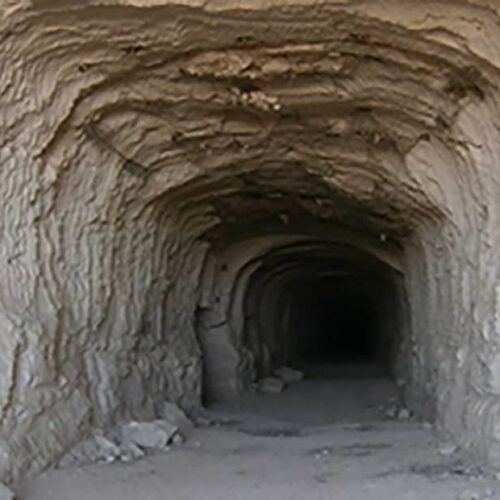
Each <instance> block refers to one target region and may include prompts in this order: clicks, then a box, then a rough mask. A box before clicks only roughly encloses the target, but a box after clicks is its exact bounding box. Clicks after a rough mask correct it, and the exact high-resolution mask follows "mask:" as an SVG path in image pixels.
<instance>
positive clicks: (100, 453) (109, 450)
mask: <svg viewBox="0 0 500 500" xmlns="http://www.w3.org/2000/svg"><path fill="white" fill-rule="evenodd" d="M94 440H95V442H96V443H97V446H98V450H97V456H96V459H97V460H98V461H101V462H106V463H111V462H114V461H115V460H116V459H117V458H118V457H119V456H120V453H121V452H120V448H119V447H118V446H116V444H115V443H113V442H112V441H110V440H109V439H108V438H106V437H104V436H103V435H101V434H99V433H96V434H95V436H94Z"/></svg>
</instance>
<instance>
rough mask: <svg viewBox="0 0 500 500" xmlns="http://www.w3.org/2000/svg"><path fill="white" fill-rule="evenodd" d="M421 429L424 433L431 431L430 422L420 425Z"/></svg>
mask: <svg viewBox="0 0 500 500" xmlns="http://www.w3.org/2000/svg"><path fill="white" fill-rule="evenodd" d="M422 428H424V429H425V430H426V431H431V430H432V424H431V423H430V422H423V423H422Z"/></svg>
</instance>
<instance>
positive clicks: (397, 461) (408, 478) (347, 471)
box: [18, 377, 500, 500]
mask: <svg viewBox="0 0 500 500" xmlns="http://www.w3.org/2000/svg"><path fill="white" fill-rule="evenodd" d="M396 400H397V396H396V391H395V388H394V386H393V385H392V383H391V382H390V381H388V380H386V379H382V378H376V377H375V378H371V379H370V380H369V381H368V380H366V379H360V378H357V377H352V378H345V379H339V378H337V379H333V380H327V379H317V380H312V379H311V380H305V381H303V382H300V383H298V384H296V385H294V386H291V387H289V388H288V389H287V390H286V391H285V392H283V393H282V394H279V395H273V396H269V395H247V396H245V397H243V398H241V399H239V400H237V401H234V402H232V403H230V404H224V405H217V406H214V407H212V408H211V410H210V412H209V415H210V416H211V417H212V418H213V419H215V420H216V421H217V425H214V426H210V427H206V428H198V429H196V430H195V431H194V433H193V434H192V435H191V436H189V439H188V441H187V442H186V443H185V444H183V445H180V446H178V447H176V448H173V449H171V450H170V451H168V452H164V453H160V454H156V455H151V456H148V457H147V458H145V459H142V460H140V461H138V462H135V463H131V464H124V463H114V464H107V465H104V464H96V465H90V466H86V467H80V468H73V469H65V470H57V471H52V472H50V473H47V474H44V475H43V476H41V477H39V478H37V479H35V480H33V481H30V482H26V483H25V484H22V485H21V486H20V487H19V489H18V495H19V498H20V499H21V500H90V499H100V500H132V499H134V500H135V499H142V500H160V499H162V500H163V499H169V500H170V499H171V500H195V499H200V498H203V499H206V500H247V499H252V500H254V499H259V500H264V499H266V500H267V499H273V500H303V499H310V500H322V499H325V500H326V499H328V500H332V499H333V500H358V499H359V500H361V499H362V500H387V499H391V498H393V499H394V500H396V499H398V500H399V499H401V500H410V499H429V500H430V499H436V500H437V499H439V500H448V499H450V500H451V499H453V500H456V499H459V500H481V499H487V498H491V499H500V485H499V483H498V482H497V481H495V480H494V478H492V477H491V476H488V475H487V474H485V473H484V472H482V471H481V470H480V468H479V467H478V466H477V465H475V464H473V463H471V462H469V461H467V460H466V459H465V458H464V457H463V456H462V455H461V453H460V452H459V451H456V452H452V451H453V448H452V447H450V446H449V444H447V443H444V442H442V441H440V440H438V439H437V438H436V436H435V435H434V434H433V432H432V431H431V430H430V429H429V428H428V426H426V425H423V424H422V423H418V422H413V421H411V420H397V419H391V418H388V417H387V415H386V411H387V408H391V407H393V406H394V402H395V401H396Z"/></svg>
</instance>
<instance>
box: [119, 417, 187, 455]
mask: <svg viewBox="0 0 500 500" xmlns="http://www.w3.org/2000/svg"><path fill="white" fill-rule="evenodd" d="M177 431H178V429H177V427H176V426H175V425H172V424H171V423H170V422H167V421H165V420H154V421H152V422H130V423H128V424H125V425H124V426H122V429H121V434H122V440H123V443H134V444H136V445H137V446H140V447H141V448H149V449H161V448H165V446H167V444H168V443H169V442H170V441H171V440H172V438H173V437H174V435H175V434H176V433H177Z"/></svg>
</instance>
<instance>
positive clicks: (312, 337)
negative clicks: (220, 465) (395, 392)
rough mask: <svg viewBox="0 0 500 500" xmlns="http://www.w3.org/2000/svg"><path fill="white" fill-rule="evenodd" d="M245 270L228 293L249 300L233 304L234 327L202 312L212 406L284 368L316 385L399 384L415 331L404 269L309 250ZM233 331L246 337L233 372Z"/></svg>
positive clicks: (287, 250) (359, 254) (325, 248)
mask: <svg viewBox="0 0 500 500" xmlns="http://www.w3.org/2000/svg"><path fill="white" fill-rule="evenodd" d="M289 230H290V231H291V232H293V228H289ZM332 232H334V231H332ZM282 237H283V236H282ZM270 238H271V240H272V239H275V238H276V235H270ZM243 267H244V268H245V269H246V272H242V273H240V275H239V276H236V278H235V283H236V285H233V286H231V287H228V289H229V290H231V293H233V294H234V295H235V296H236V297H238V295H240V296H241V298H240V299H236V300H234V299H230V302H231V304H229V308H230V310H231V312H230V314H229V320H228V323H224V324H223V325H220V323H219V327H217V326H215V327H214V328H210V327H209V325H210V322H211V321H210V319H209V318H210V316H211V315H212V314H213V311H210V310H208V309H207V310H204V311H201V310H200V311H198V314H199V318H198V330H199V331H198V333H199V335H200V344H201V346H202V351H203V360H204V361H203V363H204V370H203V373H204V383H203V387H204V389H203V391H204V401H205V403H210V402H213V401H217V400H224V399H228V398H231V396H232V397H234V396H235V395H236V394H237V393H238V391H239V390H245V388H246V389H247V390H248V387H249V385H250V384H251V383H252V382H255V381H256V379H259V378H264V377H267V376H270V375H272V373H273V370H276V369H278V368H279V367H281V366H291V367H295V368H300V369H301V370H302V371H303V372H304V373H305V374H306V377H308V378H310V377H312V378H315V377H318V376H319V377H327V378H328V377H332V376H333V377H353V376H355V377H360V378H365V379H366V380H367V381H368V382H369V379H370V378H371V377H380V376H385V377H392V378H394V379H395V378H396V377H397V373H396V371H397V366H398V364H399V363H400V362H401V359H399V362H398V356H399V357H401V356H403V352H402V349H403V346H402V344H401V341H402V337H403V335H404V332H405V329H408V328H409V323H408V318H405V300H406V299H405V296H404V287H403V281H402V276H401V273H400V272H399V271H398V270H397V269H395V268H394V267H392V266H391V265H389V264H388V263H387V262H384V261H383V260H380V259H379V258H377V257H376V256H374V255H371V254H370V253H369V252H367V251H363V250H362V249H359V248H356V247H354V246H352V245H349V244H340V243H333V242H318V241H307V240H306V241H305V242H301V243H295V244H290V245H284V246H278V247H277V248H275V249H273V250H271V251H269V252H266V253H265V254H264V255H262V256H260V257H258V258H257V259H254V260H253V261H252V262H251V264H248V263H247V264H245V266H243ZM224 269H225V270H227V267H226V266H224ZM249 269H252V271H249ZM239 287H240V288H241V289H240V290H238V288H239ZM212 323H213V321H212ZM238 325H239V326H238ZM226 328H229V329H238V328H240V330H241V332H242V333H241V337H240V340H239V341H238V340H236V342H240V344H239V346H238V345H236V344H233V347H234V353H235V361H234V363H233V365H232V368H229V366H228V365H227V364H226V360H225V359H224V356H225V355H227V353H228V352H230V351H231V344H232V342H235V340H233V341H231V337H225V336H224V332H225V331H227V330H226ZM224 339H225V340H224ZM238 353H239V354H238ZM242 361H244V362H242ZM224 367H226V368H228V369H227V370H224ZM238 387H240V389H239V390H238V389H236V388H238ZM353 418H356V416H355V415H354V416H353Z"/></svg>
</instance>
